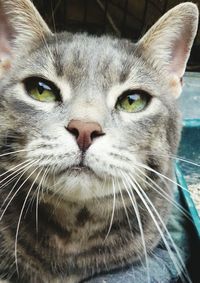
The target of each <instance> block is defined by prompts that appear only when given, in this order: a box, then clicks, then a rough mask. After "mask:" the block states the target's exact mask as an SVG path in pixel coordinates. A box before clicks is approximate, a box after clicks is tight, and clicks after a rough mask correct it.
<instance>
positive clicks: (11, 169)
mask: <svg viewBox="0 0 200 283" xmlns="http://www.w3.org/2000/svg"><path fill="white" fill-rule="evenodd" d="M30 160H31V159H28V160H25V161H23V162H21V163H19V164H17V165H16V166H14V167H12V168H10V169H8V170H7V171H6V172H4V173H2V174H0V178H1V177H3V176H4V175H6V174H8V173H9V172H10V171H13V170H14V169H16V168H17V167H19V166H20V165H22V164H24V163H27V162H28V161H30Z"/></svg>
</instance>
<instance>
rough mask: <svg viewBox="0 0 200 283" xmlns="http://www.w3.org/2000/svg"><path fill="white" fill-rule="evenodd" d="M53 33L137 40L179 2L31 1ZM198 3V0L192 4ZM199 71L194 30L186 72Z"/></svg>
mask: <svg viewBox="0 0 200 283" xmlns="http://www.w3.org/2000/svg"><path fill="white" fill-rule="evenodd" d="M33 2H34V4H35V5H36V7H37V8H38V10H39V11H40V13H41V15H42V16H43V18H44V19H45V21H46V22H47V23H48V25H49V26H50V27H51V29H52V30H54V31H63V30H68V31H73V32H77V31H79V32H80V31H81V32H82V31H87V32H88V33H90V34H97V35H101V34H105V33H108V34H113V35H116V36H119V37H124V38H129V39H131V40H132V41H137V40H138V38H140V37H141V36H142V35H143V34H144V33H145V31H147V30H148V29H149V28H150V27H151V26H152V25H153V24H154V23H155V22H156V20H157V19H158V18H160V17H161V15H163V14H164V13H165V12H166V11H167V10H169V9H170V8H172V7H174V6H175V5H177V4H179V3H182V2H186V1H179V0H33ZM193 2H194V3H197V4H199V7H200V0H196V1H193ZM189 70H190V71H200V31H198V35H197V38H196V40H195V43H194V46H193V49H192V53H191V56H190V60H189V63H188V71H189Z"/></svg>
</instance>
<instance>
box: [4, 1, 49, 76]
mask: <svg viewBox="0 0 200 283" xmlns="http://www.w3.org/2000/svg"><path fill="white" fill-rule="evenodd" d="M50 34H52V33H51V31H50V30H49V28H48V26H47V24H46V23H45V22H44V20H43V19H42V17H41V16H40V14H39V12H38V11H37V9H36V8H35V6H34V5H33V3H32V2H31V1H30V0H0V77H1V72H3V71H4V70H5V69H7V68H9V66H10V65H11V62H12V60H13V59H14V57H15V56H16V55H17V54H18V52H19V51H22V50H24V51H27V50H29V49H31V48H34V47H35V46H36V45H37V44H39V43H40V41H41V40H44V39H45V37H46V36H47V35H50Z"/></svg>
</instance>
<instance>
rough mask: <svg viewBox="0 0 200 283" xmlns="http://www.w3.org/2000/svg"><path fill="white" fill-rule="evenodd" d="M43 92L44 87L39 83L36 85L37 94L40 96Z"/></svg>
mask: <svg viewBox="0 0 200 283" xmlns="http://www.w3.org/2000/svg"><path fill="white" fill-rule="evenodd" d="M43 91H44V87H43V86H42V85H41V84H40V83H39V84H38V92H39V94H42V93H43Z"/></svg>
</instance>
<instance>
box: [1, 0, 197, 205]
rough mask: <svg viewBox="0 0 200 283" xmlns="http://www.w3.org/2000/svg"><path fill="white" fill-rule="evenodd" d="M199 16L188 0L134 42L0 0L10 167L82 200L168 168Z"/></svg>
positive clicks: (25, 1) (20, 1)
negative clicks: (59, 26) (63, 28)
mask: <svg viewBox="0 0 200 283" xmlns="http://www.w3.org/2000/svg"><path fill="white" fill-rule="evenodd" d="M197 26H198V9H197V7H196V5H195V4H192V3H183V4H180V5H178V6H176V7H175V8H173V9H172V10H170V11H168V12H167V13H166V14H165V15H164V16H163V17H162V18H161V19H160V20H159V21H158V22H157V23H156V24H155V25H154V26H153V27H152V28H151V29H150V30H149V31H148V32H147V33H146V34H145V35H144V36H143V37H142V38H141V39H140V40H139V42H138V43H136V44H134V43H132V42H131V41H128V40H123V39H117V38H112V37H109V36H101V37H95V36H89V35H86V34H71V33H67V32H64V33H56V34H53V33H52V32H51V31H50V30H49V28H48V27H47V25H46V23H45V22H44V21H43V19H42V18H41V16H40V15H39V13H38V11H37V10H36V8H35V7H34V6H33V4H32V3H31V2H30V1H29V0H15V1H11V0H0V37H1V41H0V60H1V66H0V70H1V73H0V75H1V79H0V121H1V122H0V148H1V152H0V153H1V159H2V158H3V159H2V161H1V162H2V164H3V166H4V168H6V169H11V168H13V167H15V168H19V169H22V171H23V170H24V171H25V172H24V171H23V172H24V175H25V176H27V178H29V179H30V180H32V181H33V182H35V183H37V184H38V183H42V184H43V185H44V187H47V188H48V189H49V191H51V192H53V193H56V194H59V195H62V196H63V197H66V198H67V199H73V200H75V199H76V200H79V201H80V200H85V199H91V198H94V197H102V196H106V195H109V194H112V193H113V190H116V191H119V188H120V187H122V189H123V187H124V185H125V184H124V179H125V177H126V176H131V178H133V179H135V180H137V181H138V182H140V183H142V182H143V181H142V180H144V175H143V174H147V175H148V174H149V176H150V174H152V172H154V170H158V172H160V173H162V174H165V175H169V172H171V167H172V162H171V160H170V157H169V156H170V155H171V154H174V153H175V152H176V149H177V146H178V142H179V136H180V128H181V127H180V117H179V113H178V110H177V106H176V99H177V97H178V96H179V95H180V92H181V88H182V83H181V82H182V76H183V74H184V71H185V67H186V63H187V60H188V57H189V54H190V50H191V46H192V43H193V40H194V37H195V35H196V31H197ZM5 157H6V158H5ZM127 174H128V175H127ZM121 184H122V186H121Z"/></svg>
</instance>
